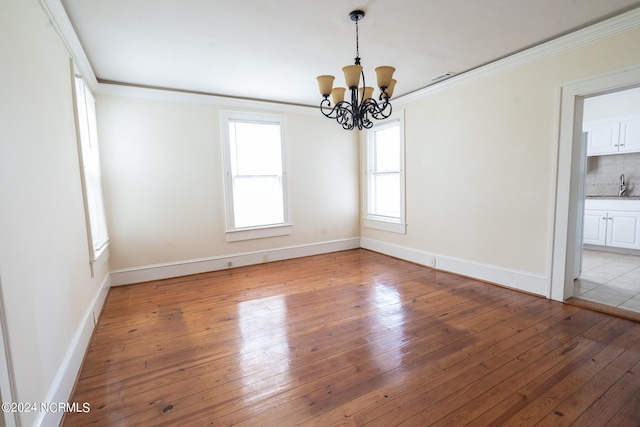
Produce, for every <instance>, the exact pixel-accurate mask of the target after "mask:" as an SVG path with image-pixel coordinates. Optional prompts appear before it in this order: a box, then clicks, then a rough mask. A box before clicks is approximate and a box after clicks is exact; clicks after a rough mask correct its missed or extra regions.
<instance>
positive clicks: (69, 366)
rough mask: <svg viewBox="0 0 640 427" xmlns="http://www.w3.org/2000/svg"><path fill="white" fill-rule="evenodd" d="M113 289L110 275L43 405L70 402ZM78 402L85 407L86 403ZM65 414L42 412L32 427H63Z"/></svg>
mask: <svg viewBox="0 0 640 427" xmlns="http://www.w3.org/2000/svg"><path fill="white" fill-rule="evenodd" d="M110 286H111V283H110V279H109V275H107V276H106V277H105V279H104V280H103V281H102V283H101V284H100V288H99V289H98V292H96V295H95V296H94V298H93V301H92V302H91V304H90V305H89V307H88V308H87V311H86V312H85V314H84V316H83V317H82V320H81V321H80V325H79V326H78V329H77V330H76V333H75V334H74V336H73V338H72V339H71V343H70V344H69V348H68V349H67V352H66V354H65V356H64V359H62V363H61V364H60V367H59V368H58V372H57V373H56V376H55V378H54V379H53V382H52V383H51V387H49V391H48V392H47V396H46V397H45V399H44V400H43V402H53V403H55V402H68V401H69V398H70V397H71V392H72V391H73V386H74V384H75V381H76V378H77V376H78V374H79V373H80V368H81V367H82V362H83V360H84V356H85V354H86V352H87V349H88V347H89V341H90V340H91V335H92V333H93V329H94V328H95V325H96V322H97V319H98V316H99V315H100V312H101V311H102V307H103V305H104V302H105V300H106V298H107V293H108V292H109V287H110ZM79 403H80V405H82V403H83V402H79ZM89 403H91V402H89ZM63 415H64V413H63V412H40V413H38V416H37V417H36V421H35V422H34V424H33V425H34V426H58V425H60V421H62V416H63Z"/></svg>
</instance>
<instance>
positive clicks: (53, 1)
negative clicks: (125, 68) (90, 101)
mask: <svg viewBox="0 0 640 427" xmlns="http://www.w3.org/2000/svg"><path fill="white" fill-rule="evenodd" d="M38 2H39V3H40V7H41V8H42V10H43V11H44V13H45V15H47V18H48V19H49V22H51V25H52V26H53V28H54V29H55V30H56V32H57V33H58V35H59V36H60V39H61V40H62V42H63V43H64V45H65V46H66V48H67V51H68V52H69V54H70V55H71V57H72V58H73V62H75V63H76V64H77V66H78V69H79V71H80V74H82V78H83V79H84V80H85V81H86V83H87V86H89V89H91V91H94V90H95V89H96V87H97V86H98V80H97V79H96V75H95V74H94V72H93V68H91V63H90V62H89V58H87V55H86V53H85V51H84V49H83V48H82V44H81V43H80V39H78V35H77V34H76V32H75V30H74V29H73V25H71V21H70V20H69V17H68V16H67V12H66V11H65V10H64V7H63V6H62V2H61V1H60V0H38Z"/></svg>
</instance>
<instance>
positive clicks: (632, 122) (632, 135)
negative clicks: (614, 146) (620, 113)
mask: <svg viewBox="0 0 640 427" xmlns="http://www.w3.org/2000/svg"><path fill="white" fill-rule="evenodd" d="M618 148H619V151H620V152H621V153H622V152H624V153H634V152H638V151H640V117H639V118H633V119H628V120H623V121H622V122H620V145H619V147H618Z"/></svg>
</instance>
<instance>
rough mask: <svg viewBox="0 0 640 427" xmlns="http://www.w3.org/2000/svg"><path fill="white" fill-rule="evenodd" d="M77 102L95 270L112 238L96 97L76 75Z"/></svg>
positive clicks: (106, 254) (79, 142)
mask: <svg viewBox="0 0 640 427" xmlns="http://www.w3.org/2000/svg"><path fill="white" fill-rule="evenodd" d="M75 100H76V104H75V107H76V118H77V133H78V145H79V151H80V153H79V154H80V171H81V174H82V178H83V192H84V203H85V214H86V218H87V231H88V234H89V238H90V244H89V248H90V255H91V259H90V262H91V266H92V269H93V266H94V263H96V262H98V261H102V260H103V259H106V258H107V257H108V252H107V250H106V249H107V245H108V244H109V234H108V232H107V216H106V213H105V207H104V200H103V197H102V174H101V171H100V152H99V149H98V128H97V121H96V103H95V99H94V97H93V94H92V93H91V91H90V90H89V88H88V87H87V85H86V83H85V82H84V80H83V79H82V77H81V76H80V75H79V74H78V73H77V72H76V74H75ZM92 272H93V271H92Z"/></svg>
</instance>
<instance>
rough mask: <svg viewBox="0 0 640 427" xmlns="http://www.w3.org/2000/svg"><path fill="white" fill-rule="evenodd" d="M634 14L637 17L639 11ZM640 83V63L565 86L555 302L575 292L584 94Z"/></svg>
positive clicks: (555, 240)
mask: <svg viewBox="0 0 640 427" xmlns="http://www.w3.org/2000/svg"><path fill="white" fill-rule="evenodd" d="M635 16H638V13H636V15H635ZM638 83H640V65H634V66H631V67H626V68H623V69H620V70H614V71H611V72H608V73H604V74H599V75H596V76H590V77H588V78H585V79H580V80H577V81H573V82H568V83H566V84H563V85H562V96H561V100H560V111H561V112H562V113H561V115H560V126H559V132H558V135H559V142H558V150H557V153H558V154H557V165H558V169H557V174H556V180H555V183H556V200H555V206H554V221H553V227H554V233H553V242H552V250H551V256H552V260H553V262H552V269H551V283H550V286H551V288H550V290H551V292H550V294H551V298H552V299H554V300H556V301H564V300H565V299H566V298H569V297H571V296H572V295H573V275H574V268H573V262H574V259H575V252H576V250H578V248H577V244H576V242H575V237H576V236H575V235H576V230H575V227H574V225H575V223H576V219H577V216H578V204H579V201H578V199H577V195H578V194H579V191H578V188H577V185H578V183H579V180H578V179H577V177H576V174H577V173H579V169H580V168H579V165H580V162H581V151H582V150H581V147H582V106H583V102H577V101H582V100H583V98H584V97H586V96H591V95H597V94H600V93H603V92H606V91H611V90H616V89H618V90H619V89H623V88H626V87H631V86H632V85H637V84H638Z"/></svg>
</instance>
